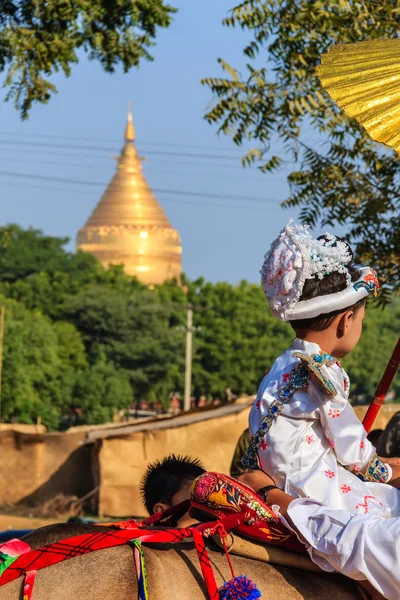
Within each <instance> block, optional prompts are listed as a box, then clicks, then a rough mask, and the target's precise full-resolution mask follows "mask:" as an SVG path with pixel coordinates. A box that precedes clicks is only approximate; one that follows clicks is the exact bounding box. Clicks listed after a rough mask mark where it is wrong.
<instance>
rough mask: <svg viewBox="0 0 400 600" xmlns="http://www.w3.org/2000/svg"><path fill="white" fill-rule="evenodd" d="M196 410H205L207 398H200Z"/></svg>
mask: <svg viewBox="0 0 400 600" xmlns="http://www.w3.org/2000/svg"><path fill="white" fill-rule="evenodd" d="M197 406H198V408H205V407H206V406H207V398H206V397H205V396H200V398H199V403H198V405H197Z"/></svg>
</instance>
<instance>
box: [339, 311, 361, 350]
mask: <svg viewBox="0 0 400 600" xmlns="http://www.w3.org/2000/svg"><path fill="white" fill-rule="evenodd" d="M364 316H365V306H361V307H360V308H358V310H356V311H355V312H353V311H348V312H346V313H345V314H344V315H343V316H342V319H341V323H340V327H341V329H342V332H343V335H342V337H341V338H340V343H339V348H338V350H337V351H336V356H337V358H343V357H344V356H346V354H349V352H351V351H352V350H354V348H355V347H356V346H357V344H358V342H359V340H360V337H361V333H362V327H363V320H364Z"/></svg>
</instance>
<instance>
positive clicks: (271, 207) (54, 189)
mask: <svg viewBox="0 0 400 600" xmlns="http://www.w3.org/2000/svg"><path fill="white" fill-rule="evenodd" d="M0 185H4V186H9V187H13V188H14V187H19V188H26V189H37V190H41V191H49V192H62V193H67V194H70V195H71V194H80V195H85V196H87V195H88V194H89V195H95V194H96V192H93V191H87V190H71V189H67V188H59V187H52V186H41V185H34V184H24V183H19V182H8V181H1V180H0ZM171 193H172V192H171ZM96 196H98V194H96ZM276 202H277V203H276V204H275V205H270V204H269V205H268V206H251V205H249V204H226V203H225V204H218V203H216V202H190V201H185V200H175V199H171V198H165V199H164V200H163V204H164V203H169V204H182V205H184V206H200V207H203V206H207V207H209V206H211V207H215V208H225V209H226V208H229V209H231V208H237V209H244V210H261V211H262V210H267V209H268V210H274V209H277V208H279V209H280V204H279V203H280V202H283V200H277V201H276Z"/></svg>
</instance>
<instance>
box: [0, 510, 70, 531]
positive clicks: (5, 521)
mask: <svg viewBox="0 0 400 600" xmlns="http://www.w3.org/2000/svg"><path fill="white" fill-rule="evenodd" d="M60 520H62V519H59V520H58V521H57V519H36V518H35V519H30V518H29V517H16V516H15V515H4V514H0V531H4V530H6V529H36V528H37V527H43V526H44V525H50V524H51V523H57V522H59V521H60Z"/></svg>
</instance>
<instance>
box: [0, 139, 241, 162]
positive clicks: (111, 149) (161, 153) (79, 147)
mask: <svg viewBox="0 0 400 600" xmlns="http://www.w3.org/2000/svg"><path fill="white" fill-rule="evenodd" d="M0 144H12V145H14V146H17V145H24V146H26V145H30V146H38V147H50V148H68V149H69V150H74V149H77V150H94V151H95V152H115V147H109V148H106V147H103V146H82V145H74V144H54V143H50V142H19V141H15V140H0ZM143 151H144V152H146V153H147V154H150V155H151V154H154V155H158V156H165V155H167V156H179V157H189V158H208V159H212V160H221V159H224V160H231V161H236V162H238V163H239V162H240V157H239V156H238V157H234V156H223V155H221V156H218V155H217V154H197V153H194V154H193V153H192V154H188V153H187V152H169V151H168V152H166V151H165V150H143Z"/></svg>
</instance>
